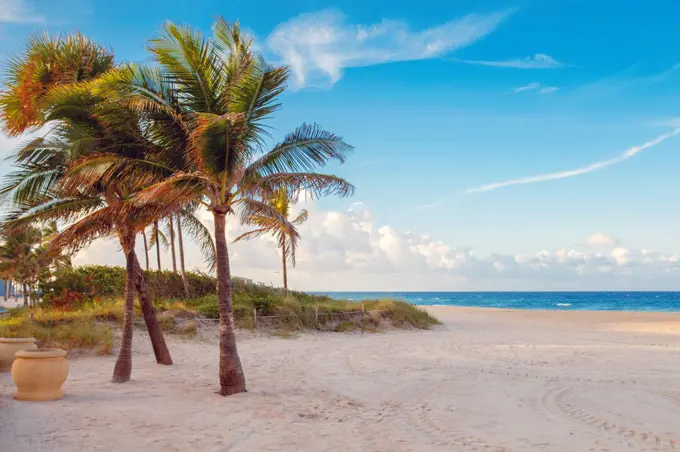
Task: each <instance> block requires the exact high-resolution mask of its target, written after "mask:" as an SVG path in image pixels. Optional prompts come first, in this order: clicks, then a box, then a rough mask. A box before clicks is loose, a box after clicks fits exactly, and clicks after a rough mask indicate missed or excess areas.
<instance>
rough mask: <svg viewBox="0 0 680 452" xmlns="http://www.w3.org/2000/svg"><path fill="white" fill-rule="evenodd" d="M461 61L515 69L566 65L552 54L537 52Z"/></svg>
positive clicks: (553, 67)
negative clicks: (503, 58)
mask: <svg viewBox="0 0 680 452" xmlns="http://www.w3.org/2000/svg"><path fill="white" fill-rule="evenodd" d="M458 61H460V62H461V63H468V64H479V65H482V66H495V67H511V68H515V69H555V68H561V67H564V64H562V63H560V62H559V61H557V60H555V59H554V58H553V57H551V56H550V55H546V54H544V53H537V54H535V55H534V56H530V57H526V58H518V59H514V60H503V61H479V60H458Z"/></svg>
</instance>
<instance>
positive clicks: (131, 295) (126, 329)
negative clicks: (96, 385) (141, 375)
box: [111, 234, 136, 383]
mask: <svg viewBox="0 0 680 452" xmlns="http://www.w3.org/2000/svg"><path fill="white" fill-rule="evenodd" d="M125 242H126V243H125V264H126V266H125V270H126V283H125V311H124V313H123V339H122V341H121V344H120V351H119V352H118V359H116V365H115V366H114V368H113V377H112V378H111V381H112V382H113V383H125V382H126V381H128V380H130V375H131V374H132V332H133V326H134V315H135V310H134V308H135V258H136V257H135V236H134V234H128V235H127V237H125Z"/></svg>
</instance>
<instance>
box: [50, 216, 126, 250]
mask: <svg viewBox="0 0 680 452" xmlns="http://www.w3.org/2000/svg"><path fill="white" fill-rule="evenodd" d="M116 218H120V211H119V209H118V208H117V207H116V206H107V207H104V208H102V209H100V210H97V211H95V212H92V213H91V214H89V215H86V216H85V217H83V218H81V219H80V220H78V221H77V222H75V223H74V224H72V225H70V226H69V227H67V228H65V229H64V230H63V231H62V232H61V233H60V234H59V235H57V236H56V237H55V238H54V240H52V242H51V243H50V253H56V252H62V251H67V252H70V253H76V252H77V251H79V250H80V249H81V248H83V247H84V246H86V245H89V244H90V243H91V242H92V241H94V240H96V239H98V238H102V237H107V236H111V235H113V234H115V233H116V223H115V219H116Z"/></svg>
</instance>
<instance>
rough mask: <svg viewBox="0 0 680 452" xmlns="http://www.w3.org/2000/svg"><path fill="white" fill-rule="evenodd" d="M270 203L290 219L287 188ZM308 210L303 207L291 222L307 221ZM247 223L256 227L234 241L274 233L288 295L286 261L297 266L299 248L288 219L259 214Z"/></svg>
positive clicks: (269, 202) (276, 192)
mask: <svg viewBox="0 0 680 452" xmlns="http://www.w3.org/2000/svg"><path fill="white" fill-rule="evenodd" d="M266 202H267V203H268V204H269V205H271V206H272V207H274V208H275V209H276V211H277V212H278V213H279V214H280V215H281V218H282V219H284V218H285V219H286V220H288V217H289V216H290V207H291V202H290V195H289V194H288V192H287V191H286V190H285V189H279V190H276V191H275V192H274V193H273V194H272V195H271V197H270V198H269V199H268V200H267V201H266ZM308 215H309V214H308V212H307V210H306V209H303V210H302V211H301V212H300V213H299V214H298V216H297V217H295V219H293V220H292V221H290V224H292V225H294V226H299V225H301V224H302V223H304V222H305V221H307V217H308ZM246 222H247V224H249V225H251V226H255V227H256V229H254V230H252V231H249V232H246V233H245V234H241V235H240V236H238V237H237V238H236V239H235V240H234V242H238V241H240V240H244V239H252V238H255V237H259V236H261V235H262V234H273V235H274V237H276V240H277V242H278V244H279V248H281V265H282V273H283V295H284V296H287V295H288V269H287V266H286V262H287V261H290V262H291V264H293V267H294V266H295V251H296V248H297V243H296V240H295V239H294V237H292V236H291V233H290V230H289V228H288V224H289V223H288V221H286V222H283V221H271V219H270V218H267V217H260V216H259V215H253V216H252V217H250V218H248V219H247V220H246Z"/></svg>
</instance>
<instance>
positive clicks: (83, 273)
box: [40, 265, 217, 304]
mask: <svg viewBox="0 0 680 452" xmlns="http://www.w3.org/2000/svg"><path fill="white" fill-rule="evenodd" d="M144 278H145V280H146V284H147V286H148V288H149V293H150V294H151V297H152V298H154V299H156V298H164V299H168V298H186V296H185V293H184V283H183V282H182V276H181V275H180V274H179V273H175V272H171V271H154V270H150V271H144ZM187 279H188V280H189V288H190V291H191V296H192V297H202V296H205V295H208V294H214V293H215V288H216V284H217V280H216V279H215V278H213V277H212V276H209V275H205V274H201V273H194V272H187ZM40 288H41V290H42V291H43V294H44V295H43V301H45V302H47V303H50V301H51V300H53V301H55V302H56V303H57V304H65V303H66V302H67V301H69V300H70V299H71V298H73V297H77V298H79V300H80V299H86V300H92V299H95V298H100V297H119V296H122V295H123V292H124V291H125V269H124V268H123V267H109V266H106V265H85V266H82V267H74V268H70V269H64V270H61V271H59V272H58V273H56V274H55V277H54V278H53V279H52V280H51V281H48V282H45V283H43V284H41V287H40ZM64 294H66V295H68V297H67V296H66V295H64ZM74 294H75V295H74Z"/></svg>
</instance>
